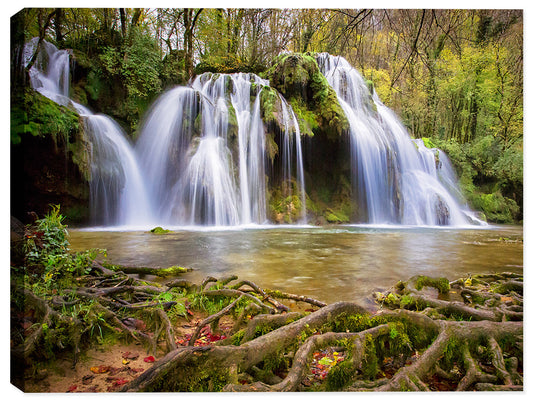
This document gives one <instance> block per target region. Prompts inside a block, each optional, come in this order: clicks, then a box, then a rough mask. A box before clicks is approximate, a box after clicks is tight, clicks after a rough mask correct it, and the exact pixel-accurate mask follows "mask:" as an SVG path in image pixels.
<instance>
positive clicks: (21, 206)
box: [11, 89, 90, 224]
mask: <svg viewBox="0 0 533 400" xmlns="http://www.w3.org/2000/svg"><path fill="white" fill-rule="evenodd" d="M82 127H83V124H81V123H80V119H79V116H78V115H77V114H76V113H75V112H74V111H72V110H71V109H69V108H68V107H64V106H60V105H58V104H56V103H54V102H53V101H51V100H49V99H48V98H46V97H44V96H42V95H41V94H40V93H38V92H35V91H33V90H31V89H28V90H27V91H25V92H23V93H20V94H18V95H17V96H14V97H13V98H12V102H11V182H12V186H11V189H12V191H11V204H12V213H13V215H14V216H16V217H17V218H19V219H20V220H21V221H23V222H26V218H27V215H26V213H27V212H29V211H34V212H36V213H37V214H38V215H45V214H46V212H47V211H48V207H49V204H61V208H62V211H63V213H64V215H65V216H66V217H67V223H69V224H73V223H74V224H75V223H82V222H86V221H87V219H88V216H89V215H88V214H89V211H88V210H89V207H88V201H89V185H88V182H89V180H90V169H89V159H88V154H89V153H88V152H89V146H90V145H89V142H88V141H87V139H86V137H85V135H84V132H83V129H82ZM28 222H29V221H28Z"/></svg>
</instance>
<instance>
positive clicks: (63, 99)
mask: <svg viewBox="0 0 533 400" xmlns="http://www.w3.org/2000/svg"><path fill="white" fill-rule="evenodd" d="M36 45H37V38H34V39H32V40H31V41H30V42H28V43H27V44H26V46H25V48H24V57H25V60H26V64H27V63H28V62H29V60H30V59H31V57H32V55H33V52H34V51H35V48H36ZM42 49H43V50H42V51H41V52H40V53H39V54H38V55H37V60H36V62H35V63H34V64H33V66H32V68H31V70H30V80H31V85H32V87H33V88H34V89H35V90H36V91H38V92H39V93H41V94H43V95H44V96H46V97H48V98H49V99H51V100H52V101H54V102H56V103H58V104H60V105H63V106H67V107H71V108H73V109H74V110H76V111H77V112H78V114H79V115H80V117H81V120H82V122H83V125H84V131H85V134H86V135H87V138H88V140H89V142H90V144H91V146H90V148H89V149H88V151H89V157H90V160H91V162H90V164H91V170H90V176H91V177H90V208H91V219H92V221H93V223H97V224H104V225H142V224H146V223H148V222H149V221H150V220H151V213H150V210H151V207H150V205H149V201H148V197H147V195H146V191H145V187H144V182H143V178H142V176H141V172H140V170H139V167H138V164H137V159H136V156H135V154H134V152H133V146H132V144H131V143H130V141H129V139H128V138H127V136H126V134H125V132H124V131H123V130H122V129H121V128H120V126H119V125H118V124H117V123H116V122H115V121H113V120H112V119H111V118H109V117H108V116H106V115H95V114H93V113H92V112H91V111H90V110H89V109H88V108H87V107H84V106H82V105H81V104H78V103H76V102H74V101H73V100H71V99H70V98H69V97H68V94H69V84H70V68H69V64H70V61H69V53H68V51H67V50H58V49H57V48H56V47H55V46H54V45H53V44H51V43H48V42H46V41H44V42H43V43H42Z"/></svg>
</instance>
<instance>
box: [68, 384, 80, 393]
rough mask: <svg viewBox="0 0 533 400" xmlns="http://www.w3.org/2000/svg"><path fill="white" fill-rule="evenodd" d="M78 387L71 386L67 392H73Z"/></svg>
mask: <svg viewBox="0 0 533 400" xmlns="http://www.w3.org/2000/svg"><path fill="white" fill-rule="evenodd" d="M77 388H78V387H77V386H76V385H72V386H69V387H68V390H67V392H68V393H72V392H73V391H75V390H76V389H77Z"/></svg>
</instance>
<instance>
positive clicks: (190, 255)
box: [70, 226, 523, 303]
mask: <svg viewBox="0 0 533 400" xmlns="http://www.w3.org/2000/svg"><path fill="white" fill-rule="evenodd" d="M522 238H523V229H522V227H519V226H498V227H492V228H491V229H459V230H457V229H455V230H454V229H434V228H367V227H354V226H346V227H345V226H343V227H334V228H331V227H330V228H322V227H317V228H273V229H242V230H227V231H176V232H173V233H169V234H166V235H155V234H152V233H150V232H142V231H135V232H131V231H126V232H117V231H85V230H71V231H70V241H71V248H72V250H76V251H79V250H84V249H87V248H93V247H96V248H105V249H107V251H108V256H107V259H108V260H109V262H112V263H117V264H124V265H149V266H160V267H168V266H171V265H176V264H179V265H182V266H185V267H190V268H193V269H194V271H193V272H189V273H186V274H184V275H183V276H182V277H183V278H185V279H190V280H192V281H194V282H200V281H201V280H202V279H203V278H204V277H205V276H207V275H211V276H214V277H217V278H218V277H224V276H228V275H230V274H235V275H238V276H239V278H241V279H249V280H252V281H255V282H256V283H258V284H259V285H260V286H263V287H265V288H271V289H280V290H283V291H288V292H292V293H296V294H302V295H307V296H311V297H314V298H316V299H319V300H322V301H325V302H327V303H331V302H334V301H339V300H348V301H351V300H355V301H364V299H365V298H367V297H368V296H369V294H370V293H371V292H372V291H373V290H375V289H386V288H389V287H391V286H392V285H394V284H395V283H396V282H397V281H398V280H400V279H407V278H409V277H411V276H413V275H417V274H425V275H429V276H432V277H440V276H444V277H447V278H449V279H456V278H459V277H462V276H465V275H468V274H475V273H488V272H498V271H514V272H519V273H521V272H522V269H523V242H522ZM147 278H150V277H147Z"/></svg>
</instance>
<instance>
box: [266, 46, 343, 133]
mask: <svg viewBox="0 0 533 400" xmlns="http://www.w3.org/2000/svg"><path fill="white" fill-rule="evenodd" d="M265 75H266V77H267V78H268V79H269V80H270V84H271V86H272V87H274V88H275V89H277V90H278V91H279V92H280V93H281V94H282V95H283V96H284V97H285V99H287V101H288V102H289V103H290V104H291V106H292V107H293V110H294V112H295V114H296V116H297V118H298V121H299V123H300V130H301V132H302V133H304V134H307V135H313V134H316V133H325V134H326V135H328V136H329V137H331V138H336V137H338V136H339V135H340V134H341V133H342V132H344V131H345V130H346V129H348V120H347V119H346V116H345V115H344V112H343V110H342V108H341V106H340V104H339V102H338V100H337V95H336V94H335V91H334V90H333V88H331V86H330V85H329V84H328V82H327V80H326V78H325V77H324V75H323V74H322V73H321V72H320V69H319V68H318V64H317V62H316V60H315V58H314V57H313V56H312V55H310V54H308V53H306V54H285V55H283V56H281V57H280V58H279V59H278V62H277V63H276V64H275V65H274V66H273V67H272V68H270V69H269V70H268V71H267V72H266V74H265Z"/></svg>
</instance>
